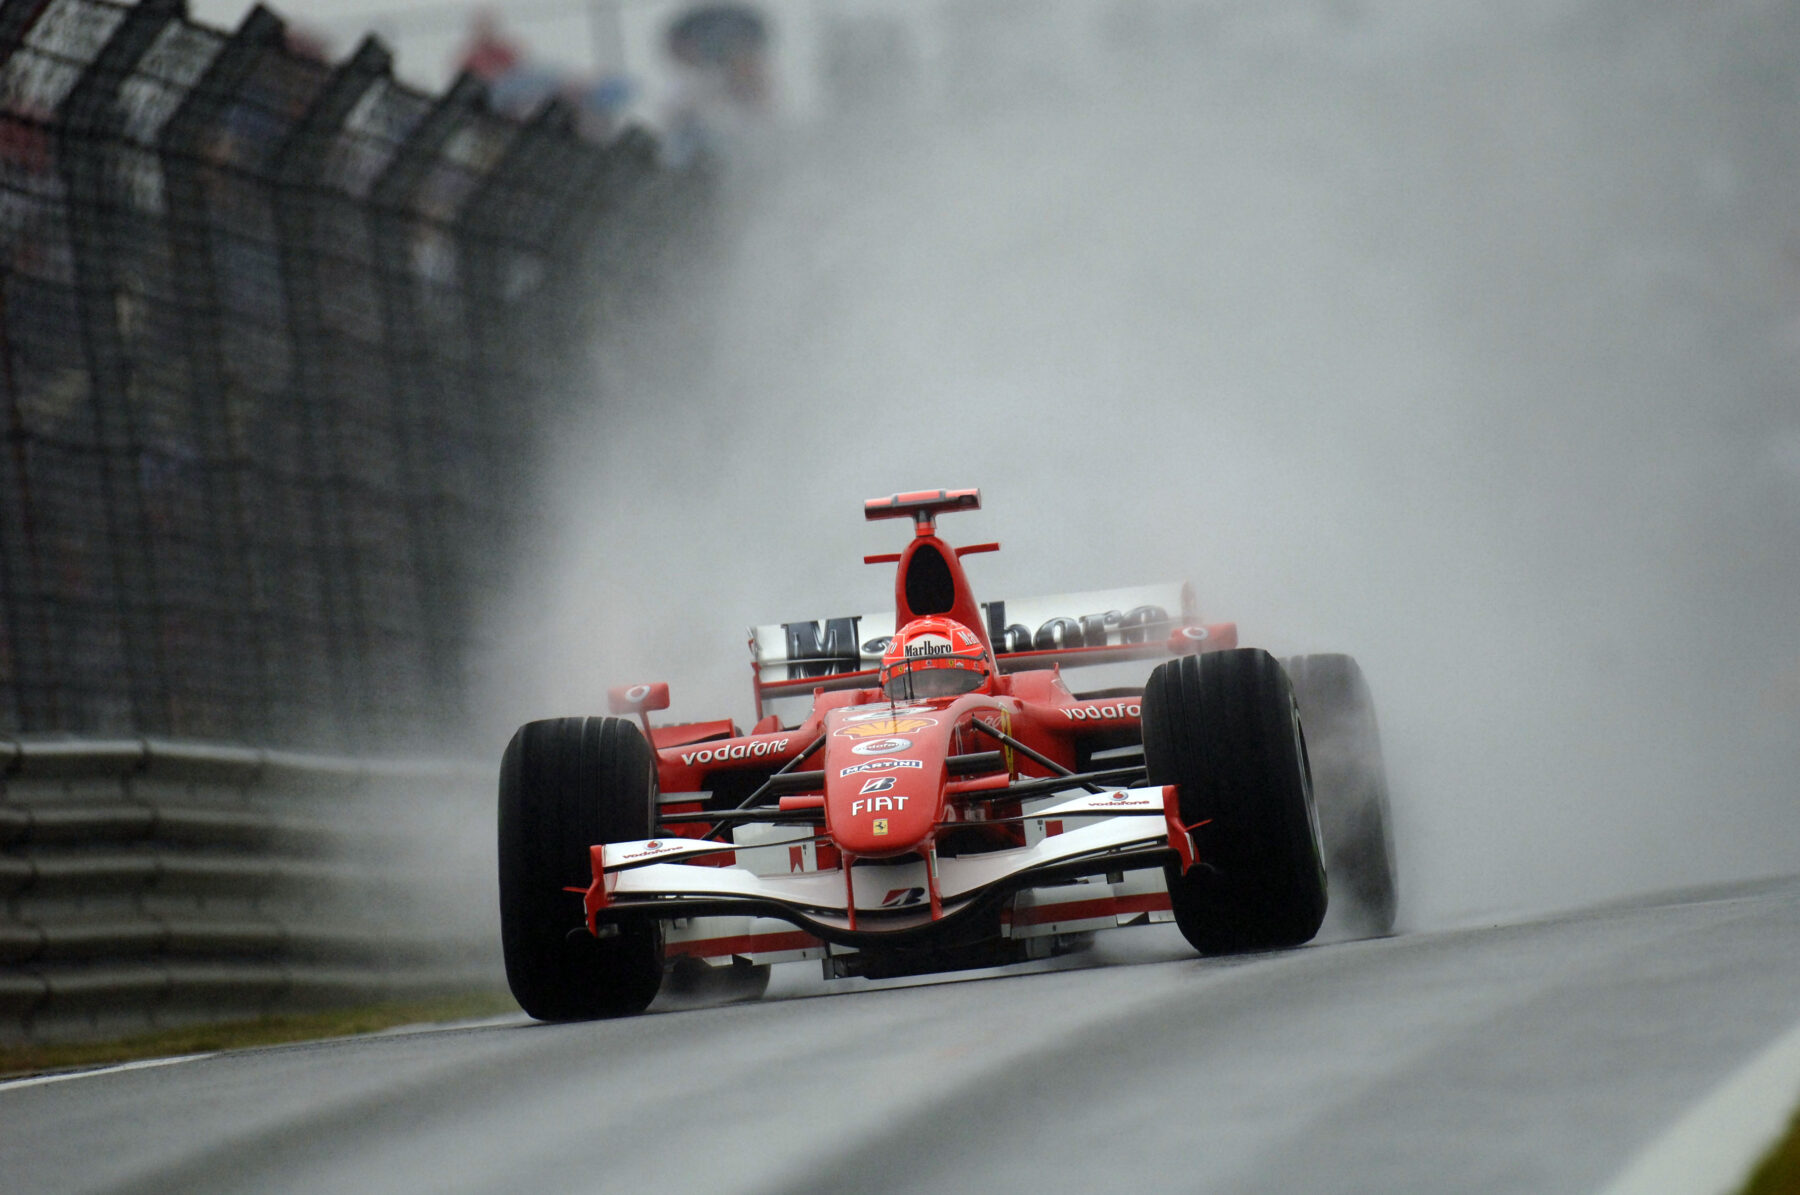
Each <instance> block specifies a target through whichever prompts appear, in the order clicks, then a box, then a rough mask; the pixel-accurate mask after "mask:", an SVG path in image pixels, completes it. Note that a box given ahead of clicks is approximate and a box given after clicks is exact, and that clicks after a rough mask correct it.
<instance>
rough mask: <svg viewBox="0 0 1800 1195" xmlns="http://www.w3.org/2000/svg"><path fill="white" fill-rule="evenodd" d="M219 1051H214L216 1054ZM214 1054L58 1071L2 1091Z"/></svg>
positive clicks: (3, 1085)
mask: <svg viewBox="0 0 1800 1195" xmlns="http://www.w3.org/2000/svg"><path fill="white" fill-rule="evenodd" d="M216 1052H217V1051H214V1053H216ZM212 1056H213V1055H212V1054H178V1055H176V1056H175V1057H173V1058H145V1059H141V1060H140V1061H137V1062H121V1063H119V1064H117V1065H116V1066H96V1067H91V1068H89V1069H88V1070H79V1071H58V1072H57V1073H56V1074H54V1075H33V1076H32V1077H31V1078H29V1079H8V1080H5V1081H4V1082H0V1091H12V1090H13V1089H14V1088H18V1087H38V1086H41V1085H42V1084H45V1083H62V1082H65V1081H66V1080H69V1079H91V1078H93V1077H94V1076H95V1075H116V1074H118V1073H119V1072H120V1071H141V1070H146V1069H148V1068H150V1067H153V1066H174V1065H175V1064H176V1063H177V1062H195V1061H198V1060H199V1059H201V1058H211V1057H212Z"/></svg>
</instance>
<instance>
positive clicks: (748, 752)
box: [681, 739, 790, 766]
mask: <svg viewBox="0 0 1800 1195" xmlns="http://www.w3.org/2000/svg"><path fill="white" fill-rule="evenodd" d="M789 742H790V740H788V739H759V740H757V741H756V742H753V743H732V744H730V745H729V746H724V747H708V748H707V749H706V750H704V751H683V752H682V753H681V762H682V763H684V764H687V765H689V766H692V765H694V764H697V763H727V762H729V761H731V760H734V759H760V758H761V757H762V756H764V755H779V754H780V753H781V752H783V751H786V750H787V746H788V743H789Z"/></svg>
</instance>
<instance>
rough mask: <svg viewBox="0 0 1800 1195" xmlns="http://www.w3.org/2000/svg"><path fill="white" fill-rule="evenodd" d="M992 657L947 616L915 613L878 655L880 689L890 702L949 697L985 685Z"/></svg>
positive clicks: (977, 641) (984, 647)
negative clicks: (915, 615)
mask: <svg viewBox="0 0 1800 1195" xmlns="http://www.w3.org/2000/svg"><path fill="white" fill-rule="evenodd" d="M992 677H993V662H992V660H991V658H990V657H989V656H988V650H987V645H986V644H984V643H982V641H981V637H980V636H979V635H977V634H975V632H973V631H971V630H970V629H969V628H968V627H965V626H964V625H963V624H962V623H960V622H956V621H955V620H953V619H949V618H938V617H931V618H915V619H913V620H912V621H911V622H909V623H907V624H906V625H905V626H903V627H901V628H900V630H899V631H897V632H896V633H895V635H894V638H893V641H892V642H891V643H889V644H888V649H887V652H886V653H885V654H884V655H883V656H882V657H881V691H882V692H883V693H885V694H887V697H888V699H889V700H891V701H917V700H919V699H921V698H927V697H954V696H956V695H958V694H960V693H973V692H975V691H976V690H977V689H985V688H987V686H988V682H989V681H990V680H991V679H992Z"/></svg>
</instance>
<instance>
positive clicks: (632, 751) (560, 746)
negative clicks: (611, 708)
mask: <svg viewBox="0 0 1800 1195" xmlns="http://www.w3.org/2000/svg"><path fill="white" fill-rule="evenodd" d="M654 777H655V768H654V766H653V764H652V760H651V754H650V745H649V744H648V743H646V742H645V741H644V736H643V735H642V734H640V733H638V729H637V727H636V726H634V725H632V724H631V723H630V722H627V721H625V720H624V719H622V718H552V719H548V720H545V721H542V722H527V723H526V724H525V725H524V726H521V727H520V728H519V730H518V733H516V734H514V735H513V737H512V742H510V743H508V744H507V747H506V755H505V756H504V757H503V758H502V760H501V763H500V817H499V822H500V943H501V947H502V951H503V953H504V955H505V959H506V982H507V985H508V986H509V987H511V988H512V993H513V998H514V999H516V1000H517V1001H518V1002H519V1007H520V1008H523V1009H524V1010H525V1011H526V1012H527V1013H529V1014H530V1015H531V1016H533V1017H536V1018H537V1019H538V1020H540V1021H584V1020H592V1019H594V1018H596V1017H607V1016H621V1015H625V1014H629V1013H636V1012H642V1011H643V1010H644V1008H645V1007H646V1006H648V1005H649V1003H650V1001H651V1000H653V999H655V997H656V992H657V989H658V987H660V986H661V984H662V972H663V960H662V935H661V931H660V929H659V928H658V926H657V924H656V923H655V922H654V921H650V920H647V919H646V920H642V921H630V922H623V923H621V924H620V925H619V927H618V928H619V932H618V934H617V936H614V937H607V938H595V937H593V936H592V935H590V934H589V933H588V932H587V926H586V920H585V915H584V913H583V910H582V901H581V897H580V896H579V895H577V894H576V893H573V892H568V891H565V890H564V889H565V888H571V887H576V886H580V887H582V888H586V887H587V886H588V884H590V883H591V882H592V881H593V872H592V867H591V864H590V862H589V857H588V848H589V847H590V846H592V845H594V844H595V843H602V842H631V841H634V840H637V839H641V838H649V837H650V836H651V831H652V828H653V825H654V813H653V810H654V808H655V801H656V788H655V783H654Z"/></svg>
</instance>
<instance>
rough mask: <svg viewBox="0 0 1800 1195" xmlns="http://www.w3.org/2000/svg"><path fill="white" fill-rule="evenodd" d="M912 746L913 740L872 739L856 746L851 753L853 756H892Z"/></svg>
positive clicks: (851, 749)
mask: <svg viewBox="0 0 1800 1195" xmlns="http://www.w3.org/2000/svg"><path fill="white" fill-rule="evenodd" d="M911 746H912V740H911V739H870V740H869V741H868V742H866V743H858V744H856V746H854V747H852V748H850V752H851V754H853V755H892V754H894V753H895V752H896V751H905V750H906V749H908V748H909V747H911Z"/></svg>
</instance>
